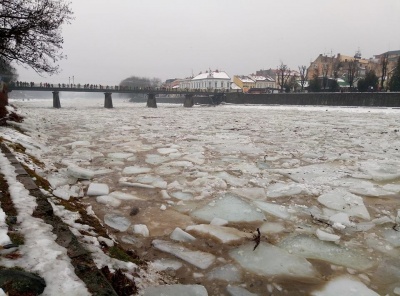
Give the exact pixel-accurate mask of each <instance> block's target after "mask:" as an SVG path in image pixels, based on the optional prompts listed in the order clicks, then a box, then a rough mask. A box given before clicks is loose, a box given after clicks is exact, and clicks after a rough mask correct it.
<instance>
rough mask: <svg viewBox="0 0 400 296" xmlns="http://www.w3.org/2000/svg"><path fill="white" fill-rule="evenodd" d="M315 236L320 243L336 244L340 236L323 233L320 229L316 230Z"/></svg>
mask: <svg viewBox="0 0 400 296" xmlns="http://www.w3.org/2000/svg"><path fill="white" fill-rule="evenodd" d="M316 235H317V237H318V238H319V239H320V240H322V241H328V242H338V241H339V240H340V236H338V235H336V234H332V233H329V232H326V231H323V230H321V229H317V231H316Z"/></svg>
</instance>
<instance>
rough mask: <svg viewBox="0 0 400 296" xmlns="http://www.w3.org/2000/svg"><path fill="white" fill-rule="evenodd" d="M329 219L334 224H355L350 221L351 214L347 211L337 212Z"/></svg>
mask: <svg viewBox="0 0 400 296" xmlns="http://www.w3.org/2000/svg"><path fill="white" fill-rule="evenodd" d="M329 221H331V222H332V223H333V224H335V223H338V224H342V225H344V226H353V225H354V223H353V222H350V219H349V215H348V214H346V213H337V214H334V215H332V216H330V217H329Z"/></svg>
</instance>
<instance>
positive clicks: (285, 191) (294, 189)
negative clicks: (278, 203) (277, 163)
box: [267, 183, 304, 197]
mask: <svg viewBox="0 0 400 296" xmlns="http://www.w3.org/2000/svg"><path fill="white" fill-rule="evenodd" d="M303 190H304V185H302V184H297V183H290V184H286V183H274V184H272V185H270V186H269V187H268V190H267V196H268V197H285V196H292V195H297V194H301V193H303Z"/></svg>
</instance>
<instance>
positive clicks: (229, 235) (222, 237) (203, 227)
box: [186, 224, 251, 244]
mask: <svg viewBox="0 0 400 296" xmlns="http://www.w3.org/2000/svg"><path fill="white" fill-rule="evenodd" d="M186 231H194V232H197V233H202V234H208V235H211V236H212V237H214V238H216V239H218V240H219V241H220V242H222V243H224V244H225V243H231V242H236V241H240V240H242V239H243V238H246V237H251V234H248V233H245V232H242V231H240V230H237V229H236V228H232V227H224V226H217V225H211V224H200V225H191V226H188V227H186Z"/></svg>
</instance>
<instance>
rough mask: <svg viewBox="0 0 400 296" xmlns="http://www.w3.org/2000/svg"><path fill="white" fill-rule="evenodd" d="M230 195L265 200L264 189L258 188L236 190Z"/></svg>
mask: <svg viewBox="0 0 400 296" xmlns="http://www.w3.org/2000/svg"><path fill="white" fill-rule="evenodd" d="M232 193H234V194H237V195H240V196H242V197H245V198H248V199H252V200H257V199H258V200H264V199H265V198H266V195H265V189H264V188H259V187H250V188H236V189H233V190H232Z"/></svg>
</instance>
